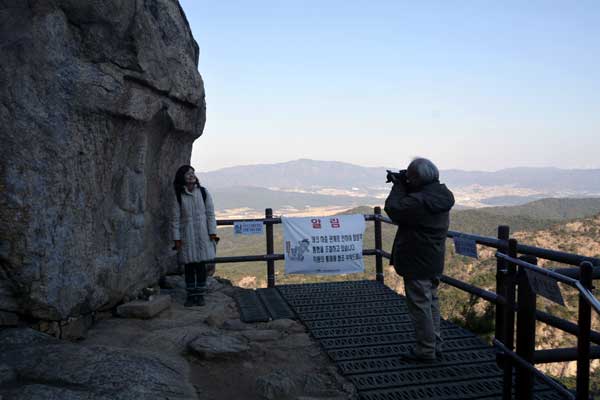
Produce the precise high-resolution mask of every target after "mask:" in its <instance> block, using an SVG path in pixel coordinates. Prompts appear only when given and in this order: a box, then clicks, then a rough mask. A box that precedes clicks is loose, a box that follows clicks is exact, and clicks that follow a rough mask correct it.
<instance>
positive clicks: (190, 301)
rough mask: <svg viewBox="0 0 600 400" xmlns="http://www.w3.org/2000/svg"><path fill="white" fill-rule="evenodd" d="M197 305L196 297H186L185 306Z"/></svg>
mask: <svg viewBox="0 0 600 400" xmlns="http://www.w3.org/2000/svg"><path fill="white" fill-rule="evenodd" d="M195 305H196V301H195V299H194V298H193V297H192V296H188V297H187V298H186V299H185V303H183V306H184V307H193V306H195Z"/></svg>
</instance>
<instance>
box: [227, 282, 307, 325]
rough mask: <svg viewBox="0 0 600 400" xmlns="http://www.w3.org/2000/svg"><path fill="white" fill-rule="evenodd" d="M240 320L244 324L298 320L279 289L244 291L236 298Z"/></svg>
mask: <svg viewBox="0 0 600 400" xmlns="http://www.w3.org/2000/svg"><path fill="white" fill-rule="evenodd" d="M236 302H237V304H238V307H239V309H240V319H241V320H242V321H244V322H266V321H270V320H273V319H282V318H289V319H296V318H297V317H296V314H295V313H294V311H293V310H292V309H291V308H290V306H288V304H287V303H286V302H285V300H284V299H283V297H281V294H280V293H279V291H278V290H277V289H274V288H271V289H257V290H244V291H242V292H240V293H239V294H238V295H237V296H236Z"/></svg>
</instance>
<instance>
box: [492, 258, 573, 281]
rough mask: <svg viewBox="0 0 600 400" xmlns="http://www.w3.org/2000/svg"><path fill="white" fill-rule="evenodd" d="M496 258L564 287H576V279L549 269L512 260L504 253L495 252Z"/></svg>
mask: <svg viewBox="0 0 600 400" xmlns="http://www.w3.org/2000/svg"><path fill="white" fill-rule="evenodd" d="M496 257H497V258H501V259H503V260H505V261H508V262H511V263H513V264H516V265H518V266H520V267H523V268H526V269H529V270H532V271H535V272H537V273H540V274H542V275H545V276H548V277H550V278H552V279H556V280H557V281H559V282H562V283H564V284H565V285H569V286H571V287H577V283H578V282H577V280H576V279H573V278H569V277H568V276H565V275H561V274H558V273H556V272H554V271H552V270H550V269H545V268H541V267H538V266H537V265H534V264H531V263H528V262H527V261H524V260H521V259H518V258H514V257H510V256H508V255H506V254H504V253H500V252H496Z"/></svg>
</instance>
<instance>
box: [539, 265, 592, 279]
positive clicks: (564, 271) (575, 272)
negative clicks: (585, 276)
mask: <svg viewBox="0 0 600 400" xmlns="http://www.w3.org/2000/svg"><path fill="white" fill-rule="evenodd" d="M550 271H554V272H556V273H557V274H561V275H564V276H568V277H569V278H573V279H579V276H580V275H581V270H580V269H579V267H576V268H552V269H550ZM592 279H600V267H593V269H592Z"/></svg>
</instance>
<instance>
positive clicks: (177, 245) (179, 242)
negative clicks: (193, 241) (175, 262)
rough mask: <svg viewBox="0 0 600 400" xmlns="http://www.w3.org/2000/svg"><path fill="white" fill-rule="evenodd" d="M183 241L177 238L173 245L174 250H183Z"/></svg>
mask: <svg viewBox="0 0 600 400" xmlns="http://www.w3.org/2000/svg"><path fill="white" fill-rule="evenodd" d="M181 245H182V242H181V240H175V245H174V246H173V250H176V251H179V250H181Z"/></svg>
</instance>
